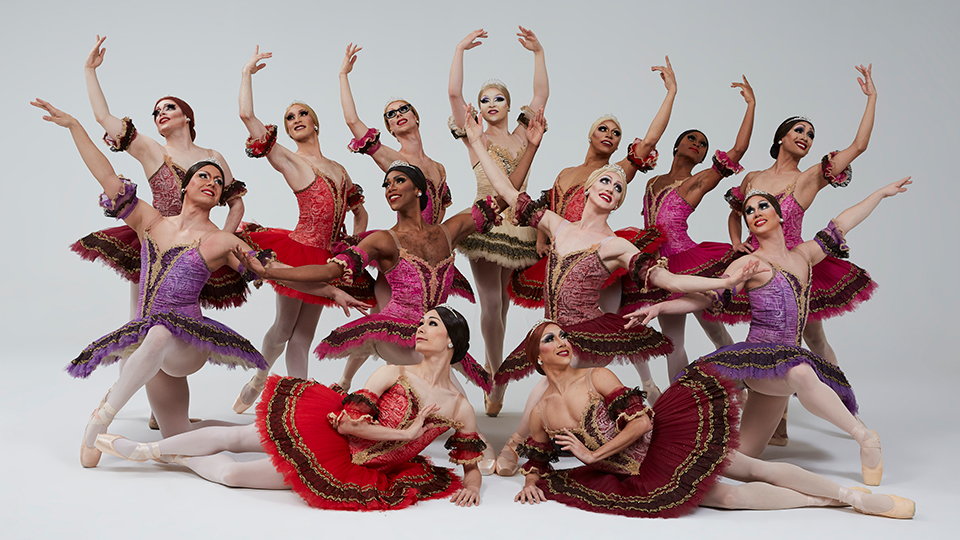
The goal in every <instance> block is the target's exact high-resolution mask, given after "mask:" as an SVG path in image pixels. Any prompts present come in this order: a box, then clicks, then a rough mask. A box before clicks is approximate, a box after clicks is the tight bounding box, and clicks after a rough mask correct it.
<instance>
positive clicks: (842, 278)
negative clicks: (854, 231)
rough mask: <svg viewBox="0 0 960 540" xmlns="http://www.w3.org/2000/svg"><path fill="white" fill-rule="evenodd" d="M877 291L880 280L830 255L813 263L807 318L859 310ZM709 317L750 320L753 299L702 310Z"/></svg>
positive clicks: (740, 296)
mask: <svg viewBox="0 0 960 540" xmlns="http://www.w3.org/2000/svg"><path fill="white" fill-rule="evenodd" d="M876 290H877V283H876V282H875V281H873V279H872V278H871V277H870V274H868V273H867V271H866V270H864V269H863V268H860V267H859V266H857V265H855V264H853V263H851V262H849V261H845V260H843V259H838V258H836V257H830V256H828V257H827V258H826V259H824V260H822V261H820V262H819V263H817V264H815V265H814V266H813V280H812V281H811V283H810V314H809V315H808V316H807V320H808V321H822V320H825V319H830V318H833V317H837V316H839V315H843V314H844V313H848V312H851V311H853V310H855V309H857V308H858V307H859V306H860V304H861V303H863V302H866V301H867V300H869V299H870V297H871V296H873V293H874V292H875V291H876ZM703 314H704V318H705V319H707V320H713V321H717V320H718V321H720V322H723V323H726V324H738V323H745V322H749V321H750V299H749V298H748V297H747V295H746V294H744V293H739V294H737V295H736V296H734V297H733V300H732V301H731V302H730V305H729V306H728V307H726V308H725V309H723V311H721V312H720V313H718V314H712V313H708V312H706V311H704V312H703Z"/></svg>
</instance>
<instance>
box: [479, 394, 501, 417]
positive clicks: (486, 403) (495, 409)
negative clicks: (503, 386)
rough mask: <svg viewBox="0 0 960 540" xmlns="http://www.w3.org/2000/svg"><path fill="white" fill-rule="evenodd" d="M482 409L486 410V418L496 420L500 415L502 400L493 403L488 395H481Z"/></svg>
mask: <svg viewBox="0 0 960 540" xmlns="http://www.w3.org/2000/svg"><path fill="white" fill-rule="evenodd" d="M483 407H484V409H486V413H487V416H489V417H491V418H496V417H497V415H498V414H500V409H502V408H503V398H501V399H500V401H494V400H493V399H491V398H490V396H489V395H487V394H484V395H483Z"/></svg>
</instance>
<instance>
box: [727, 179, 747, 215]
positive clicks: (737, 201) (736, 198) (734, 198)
mask: <svg viewBox="0 0 960 540" xmlns="http://www.w3.org/2000/svg"><path fill="white" fill-rule="evenodd" d="M723 198H724V200H725V201H727V204H729V205H730V209H731V210H733V211H734V212H736V213H737V214H738V215H741V216H742V215H743V193H740V186H734V187H732V188H730V189H728V190H727V192H726V193H725V194H724V195H723Z"/></svg>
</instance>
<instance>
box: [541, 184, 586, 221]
mask: <svg viewBox="0 0 960 540" xmlns="http://www.w3.org/2000/svg"><path fill="white" fill-rule="evenodd" d="M585 204H586V199H585V198H584V195H583V184H574V185H572V186H570V189H568V190H567V191H561V190H560V186H559V185H558V184H557V183H554V184H553V188H552V189H551V190H550V210H553V211H554V212H555V213H556V214H558V215H560V216H562V217H563V219H565V220H567V221H571V222H573V221H580V218H582V217H583V207H584V205H585Z"/></svg>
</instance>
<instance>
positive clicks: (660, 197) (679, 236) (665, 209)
mask: <svg viewBox="0 0 960 540" xmlns="http://www.w3.org/2000/svg"><path fill="white" fill-rule="evenodd" d="M684 180H685V179H684ZM684 180H677V181H676V182H674V183H673V184H670V185H669V186H667V187H665V188H663V189H661V190H660V192H659V193H654V192H653V184H654V182H655V181H656V179H654V180H653V181H651V182H650V184H648V185H647V192H646V193H644V195H643V218H644V226H646V227H653V226H654V225H656V226H657V227H659V228H660V229H661V230H662V231H664V232H665V233H666V236H667V242H666V243H665V244H664V245H663V246H661V247H660V254H661V255H663V256H664V257H669V256H671V255H673V254H676V253H680V252H682V251H687V250H688V249H691V248H694V247H696V245H697V243H696V242H694V241H693V240H692V239H691V238H690V235H689V234H687V219H689V218H690V214H692V213H693V211H694V208H693V206H690V203H688V202H687V201H686V200H684V198H683V197H681V196H680V193H679V192H678V191H677V188H678V187H679V186H680V184H682V183H683V181H684Z"/></svg>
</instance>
